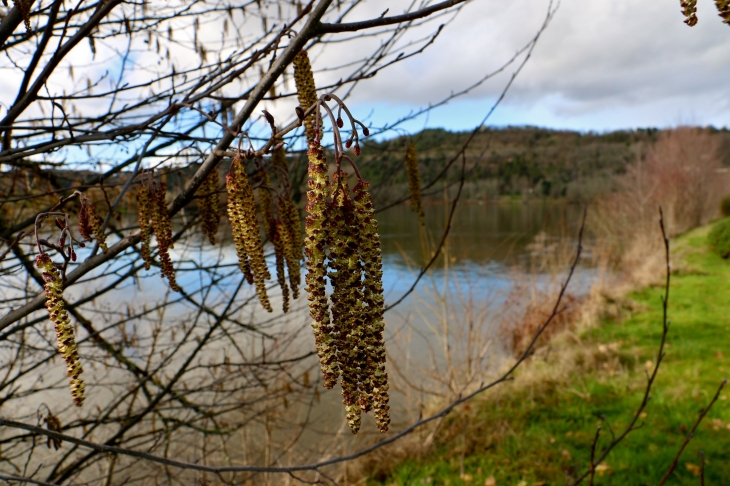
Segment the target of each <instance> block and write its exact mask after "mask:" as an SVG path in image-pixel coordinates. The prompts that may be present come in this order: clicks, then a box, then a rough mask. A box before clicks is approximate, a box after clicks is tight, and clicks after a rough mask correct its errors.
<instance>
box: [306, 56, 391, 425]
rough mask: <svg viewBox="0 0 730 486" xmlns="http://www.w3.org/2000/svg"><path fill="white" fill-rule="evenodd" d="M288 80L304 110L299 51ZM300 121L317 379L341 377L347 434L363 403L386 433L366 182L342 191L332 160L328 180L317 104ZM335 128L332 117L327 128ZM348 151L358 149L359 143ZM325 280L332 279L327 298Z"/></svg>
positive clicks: (379, 304)
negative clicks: (305, 144)
mask: <svg viewBox="0 0 730 486" xmlns="http://www.w3.org/2000/svg"><path fill="white" fill-rule="evenodd" d="M294 81H295V83H296V87H297V96H298V99H299V104H300V105H301V107H302V109H305V110H306V109H309V108H310V107H311V106H312V105H314V104H315V103H316V102H317V93H316V89H315V84H314V76H313V74H312V67H311V64H310V62H309V57H308V55H307V52H306V51H301V52H300V53H299V54H297V56H296V57H295V58H294ZM303 122H304V126H305V133H306V136H307V141H308V144H309V150H308V152H307V158H308V160H309V166H308V167H309V169H308V175H309V181H308V185H309V191H308V192H307V207H306V210H307V219H306V225H305V226H306V236H305V238H304V247H305V250H304V252H305V255H306V257H307V261H306V266H307V275H306V286H307V287H306V289H307V293H308V299H309V314H310V316H311V317H312V329H313V331H314V338H315V343H316V346H317V355H318V356H319V362H320V369H321V370H322V374H323V376H324V383H323V385H324V387H325V388H333V387H334V386H335V384H336V383H337V379H338V378H341V382H340V384H341V386H342V398H343V403H344V404H345V411H346V413H347V423H348V425H349V426H350V430H351V431H352V433H353V434H355V433H357V432H358V430H360V421H361V415H362V413H363V412H366V413H367V412H369V411H370V410H373V414H374V416H375V422H376V425H377V427H378V429H379V430H380V431H381V432H386V431H387V430H388V425H389V424H390V412H389V409H390V407H389V405H388V400H389V395H388V375H387V373H386V372H385V345H384V342H383V329H384V326H385V321H384V320H383V283H382V281H383V273H382V256H381V252H380V236H379V235H378V223H377V221H376V220H375V218H374V211H373V203H372V198H371V196H370V192H369V191H368V183H367V182H364V181H362V180H360V182H358V184H357V185H356V186H355V187H354V188H353V191H352V194H350V190H349V188H348V184H347V176H346V174H345V173H344V172H342V171H341V170H340V169H339V163H338V169H337V171H336V172H335V174H334V177H333V182H332V185H330V182H329V173H328V166H327V162H326V160H325V155H324V149H323V148H322V146H321V144H320V140H319V132H318V130H317V128H318V127H321V126H322V120H321V117H320V113H319V110H318V109H315V110H314V112H313V113H312V114H311V115H309V116H307V117H305V118H304V120H303ZM341 127H342V121H341V120H340V119H339V118H338V120H337V127H333V129H334V130H337V128H341ZM349 143H350V141H349V140H348V144H347V146H348V147H349ZM354 152H355V155H359V152H360V147H359V145H357V144H356V145H355V147H354ZM338 162H340V161H338ZM327 279H329V281H330V283H331V284H332V294H331V295H330V296H329V298H328V297H327V293H326V288H327Z"/></svg>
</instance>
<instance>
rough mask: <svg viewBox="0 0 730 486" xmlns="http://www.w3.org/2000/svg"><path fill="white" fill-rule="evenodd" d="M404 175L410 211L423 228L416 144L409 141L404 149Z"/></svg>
mask: <svg viewBox="0 0 730 486" xmlns="http://www.w3.org/2000/svg"><path fill="white" fill-rule="evenodd" d="M405 164H406V173H407V174H408V190H409V192H410V194H411V210H412V211H413V212H415V213H416V214H417V215H418V222H419V223H420V225H421V226H423V224H424V223H423V204H422V203H421V177H420V176H419V175H418V155H417V153H416V144H415V142H413V141H411V142H410V143H409V144H408V148H407V149H406V158H405Z"/></svg>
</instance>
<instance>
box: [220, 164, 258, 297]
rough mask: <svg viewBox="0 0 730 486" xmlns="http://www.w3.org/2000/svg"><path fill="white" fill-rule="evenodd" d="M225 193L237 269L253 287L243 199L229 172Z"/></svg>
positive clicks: (233, 177)
mask: <svg viewBox="0 0 730 486" xmlns="http://www.w3.org/2000/svg"><path fill="white" fill-rule="evenodd" d="M234 162H235V159H234ZM232 164H233V163H232ZM226 192H227V194H228V202H227V204H226V209H227V211H228V219H229V221H230V223H231V231H232V233H233V244H234V245H235V247H236V256H237V257H238V267H239V268H240V269H241V272H243V275H244V277H245V278H246V281H247V282H248V283H249V285H253V273H251V263H250V262H249V258H248V253H246V243H245V241H244V237H243V226H244V222H243V219H244V216H243V198H242V197H241V193H240V191H238V189H237V186H236V178H235V174H234V173H233V171H231V172H229V173H228V174H227V175H226Z"/></svg>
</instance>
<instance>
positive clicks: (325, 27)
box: [316, 0, 466, 35]
mask: <svg viewBox="0 0 730 486" xmlns="http://www.w3.org/2000/svg"><path fill="white" fill-rule="evenodd" d="M465 2H466V0H447V1H446V2H441V3H437V4H435V5H431V6H430V7H426V8H422V9H421V10H416V11H415V12H411V13H407V14H403V15H393V16H391V17H380V18H377V19H370V20H363V21H361V22H346V23H339V24H327V23H323V24H321V25H320V26H319V28H318V29H317V32H316V33H317V34H318V35H324V34H334V33H338V32H356V31H358V30H363V29H371V28H373V27H384V26H386V25H393V24H402V23H403V22H410V21H412V20H418V19H422V18H424V17H428V16H429V15H432V14H434V13H436V12H439V11H441V10H446V9H448V8H451V7H455V6H456V5H459V4H462V3H465Z"/></svg>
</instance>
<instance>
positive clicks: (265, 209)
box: [137, 147, 302, 312]
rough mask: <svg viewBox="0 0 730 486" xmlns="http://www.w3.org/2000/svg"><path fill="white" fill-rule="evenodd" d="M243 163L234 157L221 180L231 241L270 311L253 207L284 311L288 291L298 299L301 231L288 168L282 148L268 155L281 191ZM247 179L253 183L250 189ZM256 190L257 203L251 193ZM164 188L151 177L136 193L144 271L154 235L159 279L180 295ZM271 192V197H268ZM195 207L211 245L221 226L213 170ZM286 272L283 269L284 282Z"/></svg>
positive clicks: (246, 274) (267, 276) (266, 274)
mask: <svg viewBox="0 0 730 486" xmlns="http://www.w3.org/2000/svg"><path fill="white" fill-rule="evenodd" d="M245 162H246V160H245V159H244V157H243V156H242V155H240V154H239V155H238V156H237V157H235V158H234V159H233V161H232V162H231V167H230V171H229V173H228V175H227V176H226V193H227V196H228V201H227V203H226V209H227V213H228V219H229V220H230V223H231V230H232V233H233V242H234V244H235V247H236V254H237V256H238V265H239V267H240V269H241V271H242V272H243V274H244V277H245V278H246V281H247V282H248V283H249V284H252V285H255V286H256V293H257V294H258V296H259V300H260V301H261V304H262V305H263V306H264V308H265V309H266V310H268V311H269V312H271V311H272V310H273V309H272V307H271V303H270V301H269V297H268V295H267V291H266V280H268V279H270V278H271V275H270V273H269V270H268V267H267V266H266V260H265V257H264V245H263V241H262V238H261V234H260V230H259V219H258V215H257V207H258V209H259V211H258V212H260V214H261V216H262V222H263V229H264V234H265V235H266V236H267V237H268V239H269V241H271V243H272V244H273V246H274V253H275V255H276V273H277V279H278V282H279V285H280V286H281V290H282V300H283V309H284V312H287V311H288V310H289V298H290V297H289V295H290V287H291V293H292V294H293V295H294V298H297V297H298V296H299V280H300V278H301V277H300V269H299V263H300V262H301V253H302V252H301V241H302V236H301V229H300V221H299V211H298V210H297V208H296V205H295V204H294V202H293V201H292V200H291V198H290V196H289V166H288V164H287V161H286V154H285V152H284V149H283V148H282V147H278V148H277V149H276V150H275V151H274V153H273V154H272V157H271V163H270V165H271V170H273V171H275V173H276V174H277V179H278V180H279V181H280V185H281V186H283V190H281V191H279V190H275V189H274V188H272V187H271V177H270V176H269V174H268V172H267V171H266V170H265V169H264V168H263V167H260V168H259V169H258V171H257V172H255V173H254V174H253V176H252V177H251V179H250V178H249V175H248V174H247V173H246V164H245ZM252 181H253V182H255V183H256V185H252ZM256 187H258V204H257V202H256V197H255V195H254V189H255V188H256ZM166 192H167V186H166V184H165V183H164V182H155V181H154V180H153V179H152V178H151V177H150V178H149V179H148V180H146V181H144V182H143V183H142V184H141V185H140V187H139V192H138V193H137V210H138V216H139V227H140V239H141V243H142V246H141V249H140V254H141V256H142V258H143V260H144V267H145V269H147V270H149V269H150V267H151V263H152V261H153V258H152V251H151V249H150V241H151V238H152V234H153V233H154V234H155V236H156V238H157V252H158V254H159V255H160V263H161V265H160V266H161V267H162V276H163V277H166V278H167V280H168V281H169V283H170V288H172V289H173V290H176V291H180V287H179V286H178V284H177V282H176V280H175V267H174V266H173V264H172V259H171V258H170V252H169V250H170V249H172V248H173V239H172V225H171V222H170V215H169V212H168V210H167V206H166V203H165V195H166ZM272 193H274V194H276V195H277V197H276V199H274V198H272ZM197 200H198V207H199V209H200V215H201V219H202V224H201V229H202V232H203V234H204V235H205V236H206V237H207V238H208V240H209V241H210V243H211V244H213V245H214V244H215V243H216V235H217V233H218V226H219V223H220V210H221V207H220V206H221V204H220V196H219V179H218V172H217V171H216V170H213V171H211V172H210V173H209V174H208V175H207V176H206V178H205V179H204V180H203V183H202V184H201V185H200V187H199V188H198V193H197ZM285 268H286V269H288V273H289V281H288V283H287V276H286V271H285Z"/></svg>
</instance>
